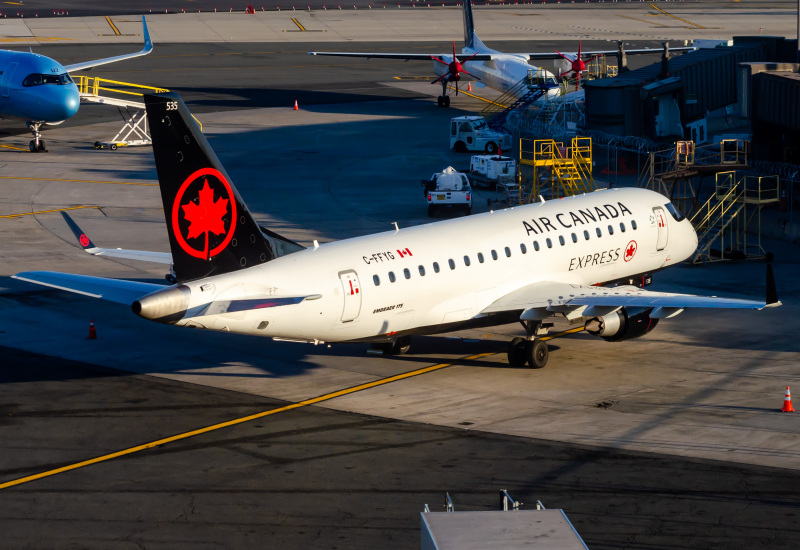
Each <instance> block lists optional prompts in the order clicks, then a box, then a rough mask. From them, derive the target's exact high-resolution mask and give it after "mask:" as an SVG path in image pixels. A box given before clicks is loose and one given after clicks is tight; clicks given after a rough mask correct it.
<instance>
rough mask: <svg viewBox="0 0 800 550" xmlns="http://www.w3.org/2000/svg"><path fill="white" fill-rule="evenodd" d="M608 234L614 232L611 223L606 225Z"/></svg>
mask: <svg viewBox="0 0 800 550" xmlns="http://www.w3.org/2000/svg"><path fill="white" fill-rule="evenodd" d="M608 234H609V235H613V234H614V227H613V226H611V225H609V226H608Z"/></svg>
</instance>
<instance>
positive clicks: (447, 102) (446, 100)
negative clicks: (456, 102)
mask: <svg viewBox="0 0 800 550" xmlns="http://www.w3.org/2000/svg"><path fill="white" fill-rule="evenodd" d="M444 106H445V108H446V107H450V96H449V95H446V96H444Z"/></svg>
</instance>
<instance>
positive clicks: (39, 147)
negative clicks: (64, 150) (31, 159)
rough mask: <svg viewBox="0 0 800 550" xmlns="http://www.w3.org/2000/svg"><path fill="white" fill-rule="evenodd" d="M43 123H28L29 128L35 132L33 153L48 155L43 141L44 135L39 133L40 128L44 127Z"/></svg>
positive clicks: (31, 144)
mask: <svg viewBox="0 0 800 550" xmlns="http://www.w3.org/2000/svg"><path fill="white" fill-rule="evenodd" d="M42 124H44V123H43V122H28V128H29V129H30V131H31V132H33V139H32V140H31V143H30V149H31V153H46V152H47V149H46V148H45V145H44V140H43V139H42V134H41V132H39V128H41V127H42Z"/></svg>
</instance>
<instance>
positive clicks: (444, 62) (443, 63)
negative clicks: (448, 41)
mask: <svg viewBox="0 0 800 550" xmlns="http://www.w3.org/2000/svg"><path fill="white" fill-rule="evenodd" d="M431 59H433V60H434V61H438V62H439V63H441V64H442V65H447V66H450V63H448V62H447V61H442V60H441V59H439V58H438V57H435V56H433V55H432V56H431Z"/></svg>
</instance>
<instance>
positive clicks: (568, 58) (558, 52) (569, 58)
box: [556, 50, 575, 63]
mask: <svg viewBox="0 0 800 550" xmlns="http://www.w3.org/2000/svg"><path fill="white" fill-rule="evenodd" d="M556 53H557V54H558V55H560V56H561V57H563V58H564V59H566V60H567V61H569V62H570V63H572V62H573V61H575V60H574V59H573V58H571V57H568V56H566V55H564V54H563V53H561V52H560V51H558V50H556Z"/></svg>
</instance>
